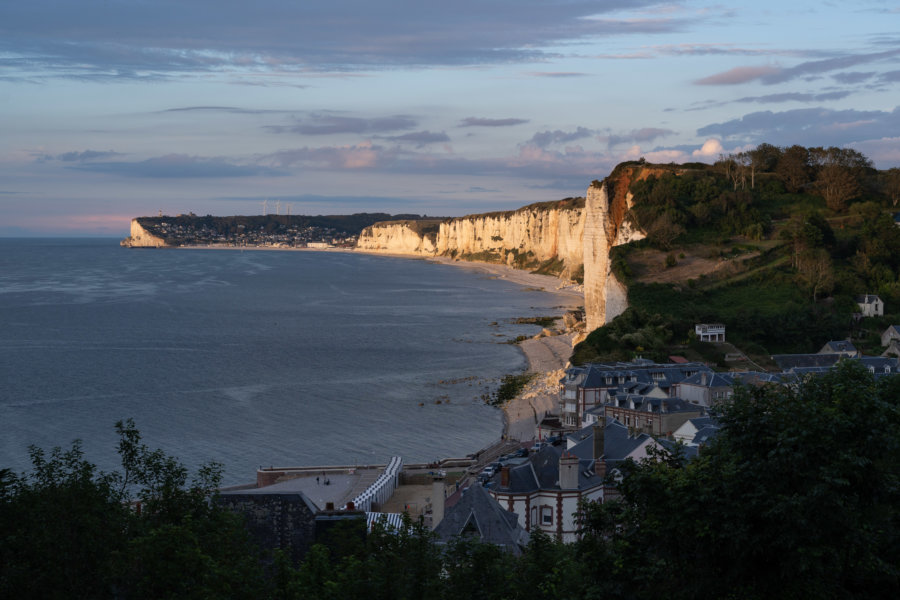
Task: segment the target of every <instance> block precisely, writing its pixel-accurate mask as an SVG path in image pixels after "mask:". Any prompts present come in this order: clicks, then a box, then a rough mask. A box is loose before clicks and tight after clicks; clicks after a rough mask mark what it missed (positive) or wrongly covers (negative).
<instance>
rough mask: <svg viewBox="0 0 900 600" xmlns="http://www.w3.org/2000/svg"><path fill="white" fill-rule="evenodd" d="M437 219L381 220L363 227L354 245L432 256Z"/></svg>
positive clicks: (364, 248) (438, 224) (386, 251)
mask: <svg viewBox="0 0 900 600" xmlns="http://www.w3.org/2000/svg"><path fill="white" fill-rule="evenodd" d="M439 226H440V221H439V220H423V221H382V222H381V223H375V224H374V225H372V226H370V227H366V228H365V229H363V231H362V233H361V234H360V236H359V240H358V241H357V243H356V247H357V248H358V249H360V250H366V251H367V252H384V253H387V254H413V255H418V256H434V255H435V254H436V253H437V250H436V248H437V246H436V245H435V242H436V240H437V234H438V230H439Z"/></svg>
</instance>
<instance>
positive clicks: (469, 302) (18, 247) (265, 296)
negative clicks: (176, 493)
mask: <svg viewBox="0 0 900 600" xmlns="http://www.w3.org/2000/svg"><path fill="white" fill-rule="evenodd" d="M558 304H559V298H558V297H556V296H555V295H553V294H551V293H546V292H539V291H530V290H527V289H524V288H521V287H519V286H516V285H514V284H511V283H508V282H505V281H503V280H496V279H490V278H487V277H486V276H484V275H479V274H478V273H474V272H472V271H469V270H466V269H459V268H455V267H452V266H445V265H435V264H431V263H427V262H425V261H418V260H407V259H395V258H386V257H375V256H366V255H356V254H349V253H325V252H264V251H246V252H240V251H231V250H227V251H226V250H202V249H194V250H129V249H124V248H120V247H119V246H118V242H117V241H116V240H72V239H53V240H10V239H5V240H0V428H2V430H0V431H2V434H0V468H3V467H7V468H12V469H14V470H16V471H20V470H23V469H25V468H27V467H28V466H29V464H30V463H29V460H28V452H27V447H28V445H29V444H36V445H38V446H42V447H45V448H49V447H52V446H57V445H60V446H63V447H66V446H68V445H69V444H70V443H71V442H72V441H73V440H74V439H81V440H83V447H84V449H85V451H86V454H87V458H88V459H89V460H91V461H92V462H95V463H96V464H98V465H99V466H100V467H101V468H103V469H112V468H115V467H116V466H117V465H118V458H117V456H116V454H115V444H116V437H115V432H114V428H113V425H114V423H115V422H116V421H117V420H119V419H125V418H128V417H131V418H133V419H134V420H135V422H136V423H137V426H138V428H139V429H140V430H141V432H142V433H143V435H144V439H145V442H146V443H147V444H148V445H149V446H151V447H153V448H156V447H159V448H162V449H163V450H165V451H166V452H167V453H169V454H172V455H174V456H177V457H179V458H180V459H181V460H182V461H183V462H184V463H185V464H186V465H187V466H189V467H191V468H196V466H197V465H199V464H201V463H203V462H205V461H208V460H216V461H219V462H222V463H224V465H225V480H226V483H241V482H246V481H251V480H253V479H254V477H255V469H256V468H257V467H258V466H260V465H264V466H270V465H276V466H285V465H304V464H367V463H371V462H373V461H379V462H380V461H384V460H387V459H388V458H389V457H390V456H392V455H400V456H402V457H403V458H404V460H406V461H421V460H433V459H436V458H440V457H444V456H459V455H465V454H468V453H470V452H473V451H474V450H476V449H478V448H481V447H482V446H484V445H486V444H488V443H490V442H491V441H493V440H495V439H497V438H498V437H499V435H500V432H501V429H502V416H501V413H500V412H499V411H498V410H496V409H492V408H490V407H487V406H485V405H484V403H483V402H482V401H481V400H480V396H481V394H482V393H484V391H485V386H489V385H491V386H493V385H496V379H497V378H499V377H500V376H501V375H503V374H505V373H509V372H514V371H517V370H520V369H522V368H524V366H525V361H524V358H523V356H522V354H521V352H520V351H519V350H518V348H516V347H515V346H510V345H506V344H502V343H500V342H502V341H503V340H506V339H509V338H512V337H515V336H516V335H520V334H532V333H536V332H537V329H536V328H533V327H531V326H522V325H513V324H511V323H510V320H511V319H514V318H516V317H522V316H534V315H543V314H551V313H553V314H555V313H558V312H559V311H558V310H555V309H554V307H555V306H556V305H558ZM438 400H440V403H439V404H438V403H437V401H438ZM420 403H421V404H423V406H420Z"/></svg>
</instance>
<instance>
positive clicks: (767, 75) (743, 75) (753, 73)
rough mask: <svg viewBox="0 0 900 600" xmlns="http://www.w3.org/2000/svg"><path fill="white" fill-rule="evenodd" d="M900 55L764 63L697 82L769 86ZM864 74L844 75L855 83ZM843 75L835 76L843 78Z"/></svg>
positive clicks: (885, 53) (897, 52) (890, 52)
mask: <svg viewBox="0 0 900 600" xmlns="http://www.w3.org/2000/svg"><path fill="white" fill-rule="evenodd" d="M897 56H900V49H896V48H894V49H891V50H885V51H882V52H870V53H864V54H845V55H843V56H833V57H830V58H824V59H820V60H810V61H805V62H802V63H800V64H798V65H795V66H793V67H787V68H784V67H777V66H771V65H768V66H760V67H735V68H733V69H729V70H728V71H724V72H722V73H717V74H715V75H710V76H709V77H704V78H702V79H698V80H696V81H694V83H695V84H697V85H736V84H739V83H748V82H750V81H757V80H758V81H760V82H761V83H763V84H765V85H773V84H777V83H785V82H787V81H791V80H794V79H809V78H811V77H816V76H820V75H823V74H825V73H830V72H831V71H840V70H843V69H847V68H850V67H855V66H858V65H862V64H869V63H876V64H877V63H882V62H884V63H892V62H895V61H896V58H897ZM861 75H862V74H861V73H860V74H846V75H844V77H846V78H849V79H850V80H851V81H847V82H846V83H853V81H852V80H853V79H854V78H855V77H859V76H861ZM840 76H841V75H840V74H838V75H835V78H839V77H840Z"/></svg>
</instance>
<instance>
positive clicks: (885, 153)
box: [851, 136, 900, 169]
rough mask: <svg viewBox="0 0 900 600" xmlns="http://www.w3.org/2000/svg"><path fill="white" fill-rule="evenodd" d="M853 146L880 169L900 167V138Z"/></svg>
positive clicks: (880, 139)
mask: <svg viewBox="0 0 900 600" xmlns="http://www.w3.org/2000/svg"><path fill="white" fill-rule="evenodd" d="M851 146H852V147H853V148H854V149H855V150H858V151H860V152H862V153H863V154H865V155H866V156H868V157H869V158H870V159H872V162H873V163H875V167H876V168H878V169H890V168H893V167H898V166H900V136H895V137H883V138H878V139H872V140H866V141H864V142H856V143H853V144H851Z"/></svg>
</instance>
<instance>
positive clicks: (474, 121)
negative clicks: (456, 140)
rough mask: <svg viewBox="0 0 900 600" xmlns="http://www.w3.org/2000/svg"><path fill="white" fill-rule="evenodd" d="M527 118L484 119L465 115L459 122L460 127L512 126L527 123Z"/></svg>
mask: <svg viewBox="0 0 900 600" xmlns="http://www.w3.org/2000/svg"><path fill="white" fill-rule="evenodd" d="M527 122H528V119H514V118H507V119H485V118H480V117H466V118H465V119H463V120H462V121H460V122H459V126H460V127H512V126H513V125H522V124H524V123H527Z"/></svg>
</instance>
